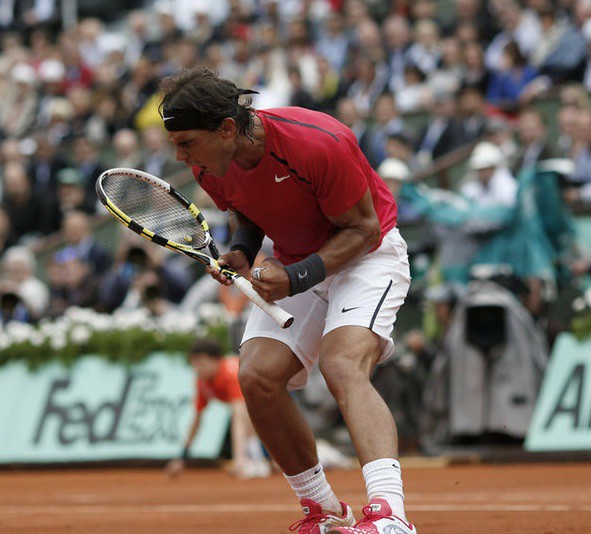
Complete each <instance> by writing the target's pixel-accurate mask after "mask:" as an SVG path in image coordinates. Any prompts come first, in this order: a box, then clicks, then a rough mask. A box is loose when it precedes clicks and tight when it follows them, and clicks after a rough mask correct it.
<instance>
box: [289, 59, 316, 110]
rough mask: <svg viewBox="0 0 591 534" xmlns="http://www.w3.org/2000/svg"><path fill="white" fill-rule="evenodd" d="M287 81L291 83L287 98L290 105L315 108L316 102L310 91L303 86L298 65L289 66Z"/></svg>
mask: <svg viewBox="0 0 591 534" xmlns="http://www.w3.org/2000/svg"><path fill="white" fill-rule="evenodd" d="M288 73H289V81H290V84H291V96H290V98H289V105H290V106H298V107H301V108H308V109H315V108H316V102H315V101H314V98H313V97H312V95H311V94H310V92H309V91H308V90H307V89H306V88H305V87H304V84H303V81H302V74H301V72H300V69H299V67H290V68H289V71H288Z"/></svg>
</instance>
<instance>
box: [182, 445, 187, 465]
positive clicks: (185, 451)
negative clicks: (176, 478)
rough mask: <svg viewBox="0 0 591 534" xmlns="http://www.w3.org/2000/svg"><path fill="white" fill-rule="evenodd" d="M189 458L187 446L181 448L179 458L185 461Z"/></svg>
mask: <svg viewBox="0 0 591 534" xmlns="http://www.w3.org/2000/svg"><path fill="white" fill-rule="evenodd" d="M188 459H189V447H185V448H183V450H182V452H181V460H184V461H185V462H186V461H187V460H188Z"/></svg>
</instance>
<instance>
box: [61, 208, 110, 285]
mask: <svg viewBox="0 0 591 534" xmlns="http://www.w3.org/2000/svg"><path fill="white" fill-rule="evenodd" d="M62 228H63V232H64V237H65V240H66V245H65V246H64V247H63V248H62V251H66V250H68V251H71V252H72V253H74V254H75V255H76V257H77V258H79V259H80V260H81V261H82V262H84V263H86V264H88V266H89V272H90V274H92V275H93V276H94V277H95V278H100V277H102V276H103V275H104V274H105V273H106V272H107V270H108V269H109V267H110V266H111V264H112V263H113V258H112V257H111V254H109V252H107V250H106V249H105V248H104V247H103V246H101V245H100V244H99V243H97V241H96V239H95V237H94V235H93V233H92V227H91V221H90V218H89V216H88V214H86V213H84V212H83V211H76V210H72V211H69V212H67V213H66V214H65V215H64V218H63V221H62ZM64 254H66V252H64Z"/></svg>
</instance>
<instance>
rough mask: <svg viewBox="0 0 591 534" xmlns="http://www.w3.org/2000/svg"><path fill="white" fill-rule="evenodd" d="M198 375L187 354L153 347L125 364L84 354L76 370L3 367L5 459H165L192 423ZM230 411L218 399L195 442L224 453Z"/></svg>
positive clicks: (0, 399)
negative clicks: (131, 363) (159, 351)
mask: <svg viewBox="0 0 591 534" xmlns="http://www.w3.org/2000/svg"><path fill="white" fill-rule="evenodd" d="M194 396H195V376H194V374H193V372H192V370H191V368H190V367H189V366H188V365H187V363H186V362H185V361H184V359H183V358H181V357H180V356H179V357H174V356H171V355H167V354H153V355H152V356H151V357H150V358H148V359H147V360H146V361H145V362H143V363H141V364H138V365H134V366H132V367H130V368H126V367H124V366H121V365H117V364H113V363H108V362H105V361H104V360H102V359H100V358H97V357H93V356H85V357H84V358H81V359H80V361H79V362H78V363H77V364H76V365H75V366H74V367H73V368H70V369H67V368H65V367H63V366H62V365H58V364H53V365H48V366H45V367H43V368H42V369H40V370H38V371H34V372H31V371H29V370H27V369H26V367H25V366H24V365H22V364H9V365H6V366H4V367H2V368H0V463H14V462H23V463H30V462H32V463H34V462H74V461H96V460H119V459H166V458H172V457H175V456H177V455H178V454H179V451H180V450H181V448H182V443H183V440H184V438H185V436H186V433H187V430H188V428H189V425H190V423H191V420H192V417H193V414H194V408H193V399H194ZM229 419H230V411H229V408H228V407H227V406H226V405H224V404H223V403H219V402H213V403H211V404H210V405H209V406H208V407H207V409H206V410H205V412H204V414H203V420H202V423H201V426H200V429H199V433H198V435H197V437H196V439H195V440H194V442H193V447H192V449H191V453H192V456H193V457H195V458H206V459H213V458H216V457H218V456H219V454H220V451H221V447H222V445H223V441H224V438H225V436H226V432H227V429H228V425H229Z"/></svg>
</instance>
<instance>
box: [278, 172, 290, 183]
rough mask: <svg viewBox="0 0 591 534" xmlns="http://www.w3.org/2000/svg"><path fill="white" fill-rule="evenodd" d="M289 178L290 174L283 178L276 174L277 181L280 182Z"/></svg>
mask: <svg viewBox="0 0 591 534" xmlns="http://www.w3.org/2000/svg"><path fill="white" fill-rule="evenodd" d="M288 178H289V174H288V175H287V176H282V177H281V178H279V177H278V176H277V175H275V181H276V182H277V183H278V184H279V183H281V182H283V180H287V179H288Z"/></svg>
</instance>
